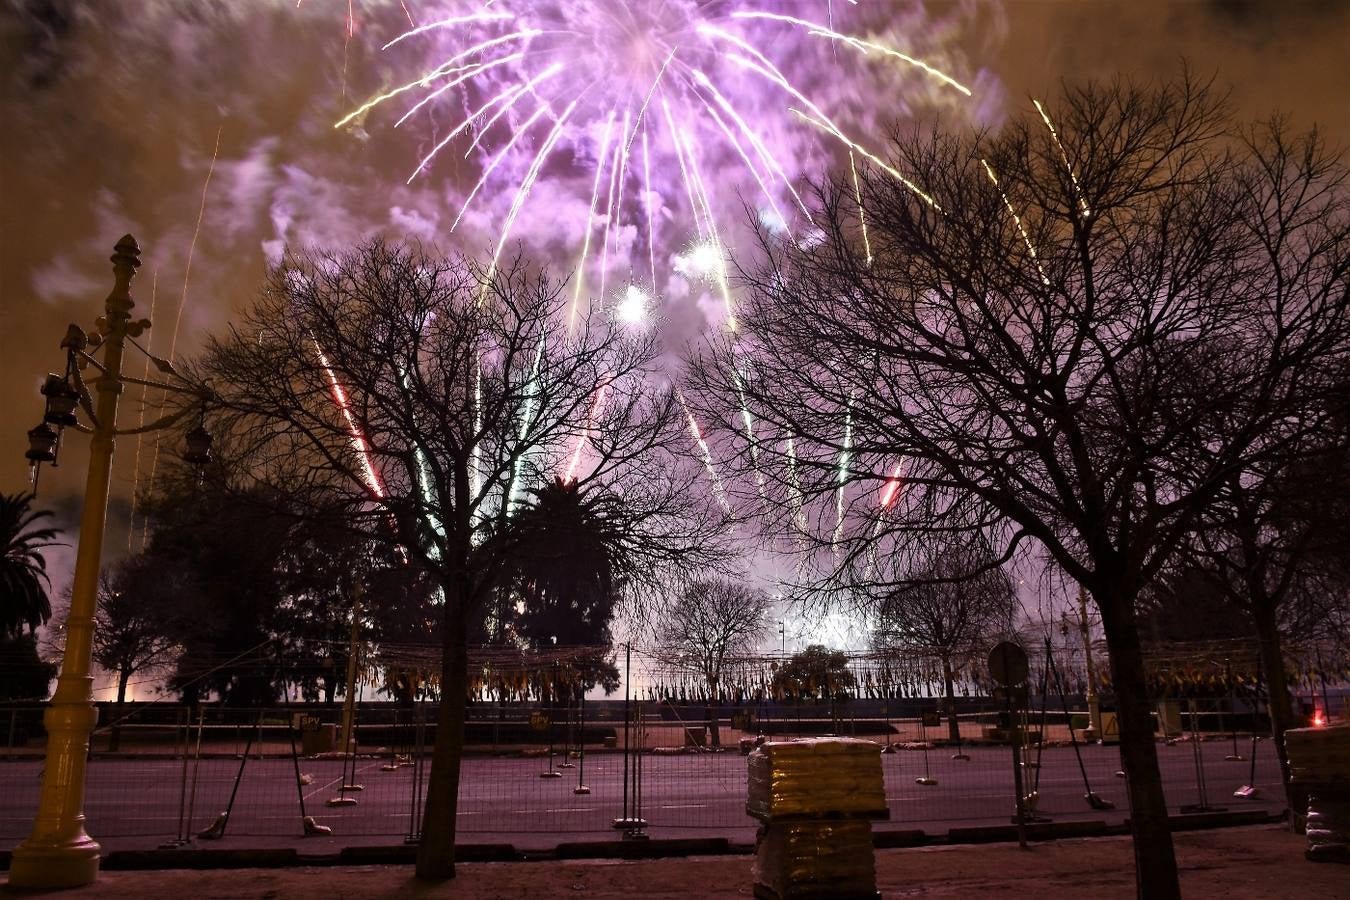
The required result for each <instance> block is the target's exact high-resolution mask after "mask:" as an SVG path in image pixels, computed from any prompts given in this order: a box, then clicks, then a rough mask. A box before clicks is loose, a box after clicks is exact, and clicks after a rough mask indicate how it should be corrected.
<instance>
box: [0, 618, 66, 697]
mask: <svg viewBox="0 0 1350 900" xmlns="http://www.w3.org/2000/svg"><path fill="white" fill-rule="evenodd" d="M55 677H56V665H55V664H53V663H49V662H43V660H42V658H41V657H40V656H38V651H37V638H36V637H34V636H33V635H32V634H17V635H4V636H0V702H9V701H11V700H46V699H47V689H48V688H49V687H50V686H51V682H52V679H53V678H55Z"/></svg>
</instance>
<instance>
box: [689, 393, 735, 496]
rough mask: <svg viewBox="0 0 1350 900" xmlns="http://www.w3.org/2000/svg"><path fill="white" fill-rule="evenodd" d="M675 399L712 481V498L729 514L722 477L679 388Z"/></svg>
mask: <svg viewBox="0 0 1350 900" xmlns="http://www.w3.org/2000/svg"><path fill="white" fill-rule="evenodd" d="M675 398H676V399H677V400H679V401H680V408H681V409H683V410H684V415H685V418H687V419H688V420H689V433H690V434H691V435H693V436H694V445H695V446H696V447H698V449H699V452H700V453H702V454H703V467H704V468H705V469H707V470H708V478H709V479H710V480H711V481H712V486H713V496H715V497H716V498H717V502H718V503H719V504H721V506H722V509H723V510H725V511H726V512H728V513H730V512H731V504H730V503H729V502H727V490H726V488H725V487H724V486H723V485H722V477H721V476H720V475H718V474H717V467H716V466H714V465H713V458H712V449H711V448H710V447H709V446H708V442H707V441H705V440H704V439H703V431H702V429H700V428H699V427H698V421H697V420H696V419H695V418H694V414H693V413H692V412H690V411H689V405H688V404H687V403H685V402H684V394H682V393H680V389H679V388H676V389H675Z"/></svg>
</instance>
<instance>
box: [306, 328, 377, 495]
mask: <svg viewBox="0 0 1350 900" xmlns="http://www.w3.org/2000/svg"><path fill="white" fill-rule="evenodd" d="M310 340H311V341H313V343H314V352H315V353H316V354H317V355H318V357H319V368H321V369H323V374H324V377H325V378H326V379H327V381H328V389H329V390H330V391H331V392H332V394H333V403H334V404H335V405H336V406H337V408H338V411H339V412H341V413H342V418H343V419H344V420H345V421H346V423H347V436H348V437H349V438H350V440H351V443H352V449H353V450H355V451H356V456H357V458H358V459H360V460H361V468H362V474H363V477H364V480H365V482H366V487H367V488H369V490H370V493H371V496H373V497H374V498H375V499H377V500H383V499H384V498H385V490H384V484H383V482H381V481H380V476H379V474H378V473H377V472H376V471H375V466H374V465H373V464H372V463H371V460H370V445H369V444H367V443H366V437H365V435H364V434H362V433H361V428H360V426H359V425H357V424H356V417H355V416H353V415H352V410H351V404H350V402H349V401H348V399H347V392H346V391H345V390H343V387H342V382H340V381H338V377H337V373H336V372H334V371H333V367H332V366H330V365H329V364H328V357H327V356H325V355H324V352H323V347H321V346H319V342H318V341H317V340H315V339H314V338H313V337H311V338H310Z"/></svg>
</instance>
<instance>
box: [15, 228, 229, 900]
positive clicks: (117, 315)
mask: <svg viewBox="0 0 1350 900" xmlns="http://www.w3.org/2000/svg"><path fill="white" fill-rule="evenodd" d="M112 264H113V288H112V290H111V291H110V292H109V294H108V296H107V299H105V300H104V304H103V315H102V316H100V317H99V319H98V321H97V322H96V323H95V325H94V330H93V331H91V332H86V331H85V330H84V329H83V328H81V327H79V326H78V325H71V326H70V327H69V328H68V329H67V330H66V336H65V339H64V340H62V341H61V349H62V350H64V351H65V352H66V372H65V375H64V376H62V375H54V374H53V375H48V376H47V381H46V383H45V384H44V385H43V387H42V394H43V396H44V397H45V398H46V409H45V411H44V414H43V421H42V422H41V423H40V424H39V425H38V426H37V427H36V428H34V429H33V430H32V431H30V432H28V442H29V449H28V452H27V453H26V454H25V456H26V457H27V459H28V460H29V462H30V463H32V465H33V479H34V484H36V483H37V472H38V468H39V467H40V466H41V464H42V463H44V462H50V463H55V462H56V457H57V453H58V451H59V448H60V434H61V432H60V431H57V430H56V429H61V431H64V430H65V429H66V428H68V427H73V428H77V429H79V430H80V431H83V432H85V433H86V434H90V435H92V436H93V439H92V440H91V441H90V444H89V470H88V474H87V475H86V477H85V483H84V509H83V511H82V512H81V514H80V532H79V534H80V543H79V548H78V549H77V550H76V553H75V576H74V580H73V581H72V583H71V588H70V611H69V612H68V613H67V615H66V625H65V633H66V646H65V653H64V654H63V655H62V658H61V674H60V677H59V678H57V681H56V693H54V694H53V695H52V699H51V703H50V704H49V705H48V707H47V711H46V712H45V713H43V716H42V722H43V725H44V726H45V727H46V730H47V756H46V764H45V766H44V767H43V771H42V792H41V793H40V794H39V798H38V809H37V816H36V817H35V818H34V820H33V831H32V833H31V834H30V835H29V836H28V839H27V840H25V841H24V842H23V843H22V844H20V845H19V846H18V847H16V848H15V849H14V856H13V859H12V860H11V862H10V869H9V884H10V886H11V887H16V888H20V887H21V888H45V889H51V888H67V887H79V886H81V885H86V884H90V883H91V882H93V881H94V880H95V879H96V878H97V877H98V866H99V853H100V847H99V844H98V842H97V841H95V840H94V839H93V838H91V837H90V836H89V835H88V833H86V832H85V830H84V782H85V767H86V765H87V762H88V758H89V737H90V735H91V734H92V733H93V731H94V726H95V725H96V724H97V722H98V709H97V708H96V707H95V706H94V702H93V700H94V692H93V688H94V678H93V675H92V674H91V667H92V661H91V655H92V649H93V640H94V612H95V609H96V606H97V593H98V576H99V569H100V567H101V564H102V556H103V532H104V525H105V523H106V520H107V513H108V489H109V481H110V479H111V475H112V463H113V448H114V446H115V445H116V439H117V436H118V435H122V434H139V433H142V432H147V431H156V430H159V429H162V428H168V427H170V426H172V425H174V424H175V423H176V422H178V421H179V420H180V419H182V418H184V417H185V416H186V415H188V414H189V413H190V412H192V411H193V407H191V406H185V407H184V408H183V409H181V410H179V411H177V412H173V413H170V414H169V415H166V416H162V417H161V418H160V419H158V420H157V421H155V422H152V423H150V424H148V425H144V426H141V427H138V428H135V429H132V430H129V431H119V430H118V429H117V404H118V400H119V398H120V397H121V394H122V391H123V389H124V388H125V387H126V385H127V384H139V385H142V386H145V387H150V388H155V389H158V390H165V391H170V392H172V393H176V394H184V395H190V396H194V397H197V398H199V399H200V400H201V412H202V417H203V419H204V418H205V413H206V402H207V399H208V396H207V395H206V394H205V393H204V392H203V391H202V390H201V389H200V388H198V387H196V386H194V385H192V384H191V383H189V382H188V381H187V380H186V379H184V378H183V377H182V376H181V375H179V374H178V372H176V371H175V370H174V368H173V364H172V362H171V361H169V360H163V359H159V358H157V357H154V356H150V355H149V354H148V353H145V351H144V350H141V348H140V346H139V345H138V344H137V343H136V340H135V339H136V338H138V337H140V336H141V335H142V334H143V333H144V332H145V331H146V329H148V328H149V327H150V321H149V320H148V319H136V320H133V319H132V317H131V311H132V309H134V308H135V306H136V304H135V303H134V302H133V301H132V299H131V280H132V279H133V278H134V277H135V276H136V270H137V269H138V268H140V265H141V248H140V246H138V245H137V243H136V239H135V238H133V237H132V236H131V235H129V234H128V235H125V236H124V237H123V238H122V239H121V240H119V241H118V242H117V246H115V247H114V248H113V255H112ZM128 343H130V344H131V345H132V346H133V347H134V348H136V349H137V350H138V351H139V352H141V353H145V355H146V356H147V357H149V359H150V361H151V362H153V363H155V366H156V368H157V369H158V370H159V372H160V373H162V374H163V375H164V376H166V377H167V378H170V379H175V380H176V381H175V382H169V381H162V380H157V381H147V380H144V379H140V378H134V377H131V376H129V375H123V374H122V360H123V355H124V353H125V351H126V347H127V344H128ZM97 353H102V354H103V361H102V362H99V361H98V360H97V359H96V358H95V354H97ZM89 366H92V367H93V368H94V369H96V370H97V371H98V377H97V378H94V379H93V382H92V385H93V388H94V391H93V393H94V395H95V397H94V398H91V397H90V396H89V393H88V391H87V390H86V388H85V382H84V380H83V378H82V376H81V375H80V372H81V371H83V370H84V369H85V368H86V367H89ZM77 408H78V409H80V410H83V412H84V413H85V415H86V416H87V418H88V419H89V420H90V421H89V424H88V425H81V424H79V422H78V416H77V414H76V410H77ZM53 425H55V426H56V429H54V428H53V427H52V426H53ZM186 444H187V451H186V452H185V453H184V454H183V459H184V460H186V461H187V462H190V463H193V464H194V465H200V464H204V463H205V462H207V461H208V460H209V459H210V454H211V436H210V435H209V434H207V433H206V429H205V427H204V426H203V425H202V424H198V426H197V427H196V428H195V429H193V430H192V431H190V432H189V433H188V434H187V435H186Z"/></svg>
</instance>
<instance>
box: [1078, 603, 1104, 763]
mask: <svg viewBox="0 0 1350 900" xmlns="http://www.w3.org/2000/svg"><path fill="white" fill-rule="evenodd" d="M1078 629H1079V633H1080V634H1081V635H1082V637H1083V665H1084V667H1085V668H1086V669H1087V705H1088V727H1087V728H1086V729H1084V731H1083V739H1084V740H1087V741H1095V740H1097V739H1098V738H1100V737H1101V733H1102V707H1101V702H1100V701H1099V700H1098V699H1097V673H1096V671H1095V670H1094V669H1093V667H1092V635H1091V633H1090V632H1089V629H1088V611H1087V591H1085V590H1084V589H1083V586H1082V585H1081V584H1080V585H1079V586H1078Z"/></svg>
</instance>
